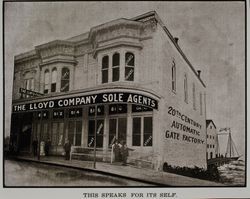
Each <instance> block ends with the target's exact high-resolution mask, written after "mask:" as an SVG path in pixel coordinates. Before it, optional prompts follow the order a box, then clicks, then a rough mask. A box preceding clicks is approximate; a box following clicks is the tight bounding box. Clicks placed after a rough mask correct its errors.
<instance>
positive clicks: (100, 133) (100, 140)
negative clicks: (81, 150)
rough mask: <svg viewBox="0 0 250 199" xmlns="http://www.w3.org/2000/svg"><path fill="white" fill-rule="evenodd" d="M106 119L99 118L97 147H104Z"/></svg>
mask: <svg viewBox="0 0 250 199" xmlns="http://www.w3.org/2000/svg"><path fill="white" fill-rule="evenodd" d="M103 129H104V120H97V128H96V147H103Z"/></svg>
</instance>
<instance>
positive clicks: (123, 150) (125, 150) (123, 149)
mask: <svg viewBox="0 0 250 199" xmlns="http://www.w3.org/2000/svg"><path fill="white" fill-rule="evenodd" d="M121 156H122V165H124V166H125V165H127V158H128V147H127V145H126V142H125V141H122V146H121Z"/></svg>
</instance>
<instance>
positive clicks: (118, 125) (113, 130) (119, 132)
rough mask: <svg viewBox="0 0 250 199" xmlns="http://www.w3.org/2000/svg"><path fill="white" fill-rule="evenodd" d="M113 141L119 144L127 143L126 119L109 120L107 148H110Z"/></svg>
mask: <svg viewBox="0 0 250 199" xmlns="http://www.w3.org/2000/svg"><path fill="white" fill-rule="evenodd" d="M115 139H118V141H119V142H121V141H125V142H126V141H127V118H126V117H119V118H111V119H109V147H111V146H112V144H113V143H114V141H115Z"/></svg>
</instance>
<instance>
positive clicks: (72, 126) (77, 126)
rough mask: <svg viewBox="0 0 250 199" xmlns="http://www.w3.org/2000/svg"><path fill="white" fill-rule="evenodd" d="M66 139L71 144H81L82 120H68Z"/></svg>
mask: <svg viewBox="0 0 250 199" xmlns="http://www.w3.org/2000/svg"><path fill="white" fill-rule="evenodd" d="M68 127H69V128H68V129H69V130H68V139H69V142H70V143H71V144H72V145H73V146H81V142H82V121H69V126H68Z"/></svg>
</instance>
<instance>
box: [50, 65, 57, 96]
mask: <svg viewBox="0 0 250 199" xmlns="http://www.w3.org/2000/svg"><path fill="white" fill-rule="evenodd" d="M56 82H57V69H56V68H54V69H53V70H52V75H51V92H56Z"/></svg>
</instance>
